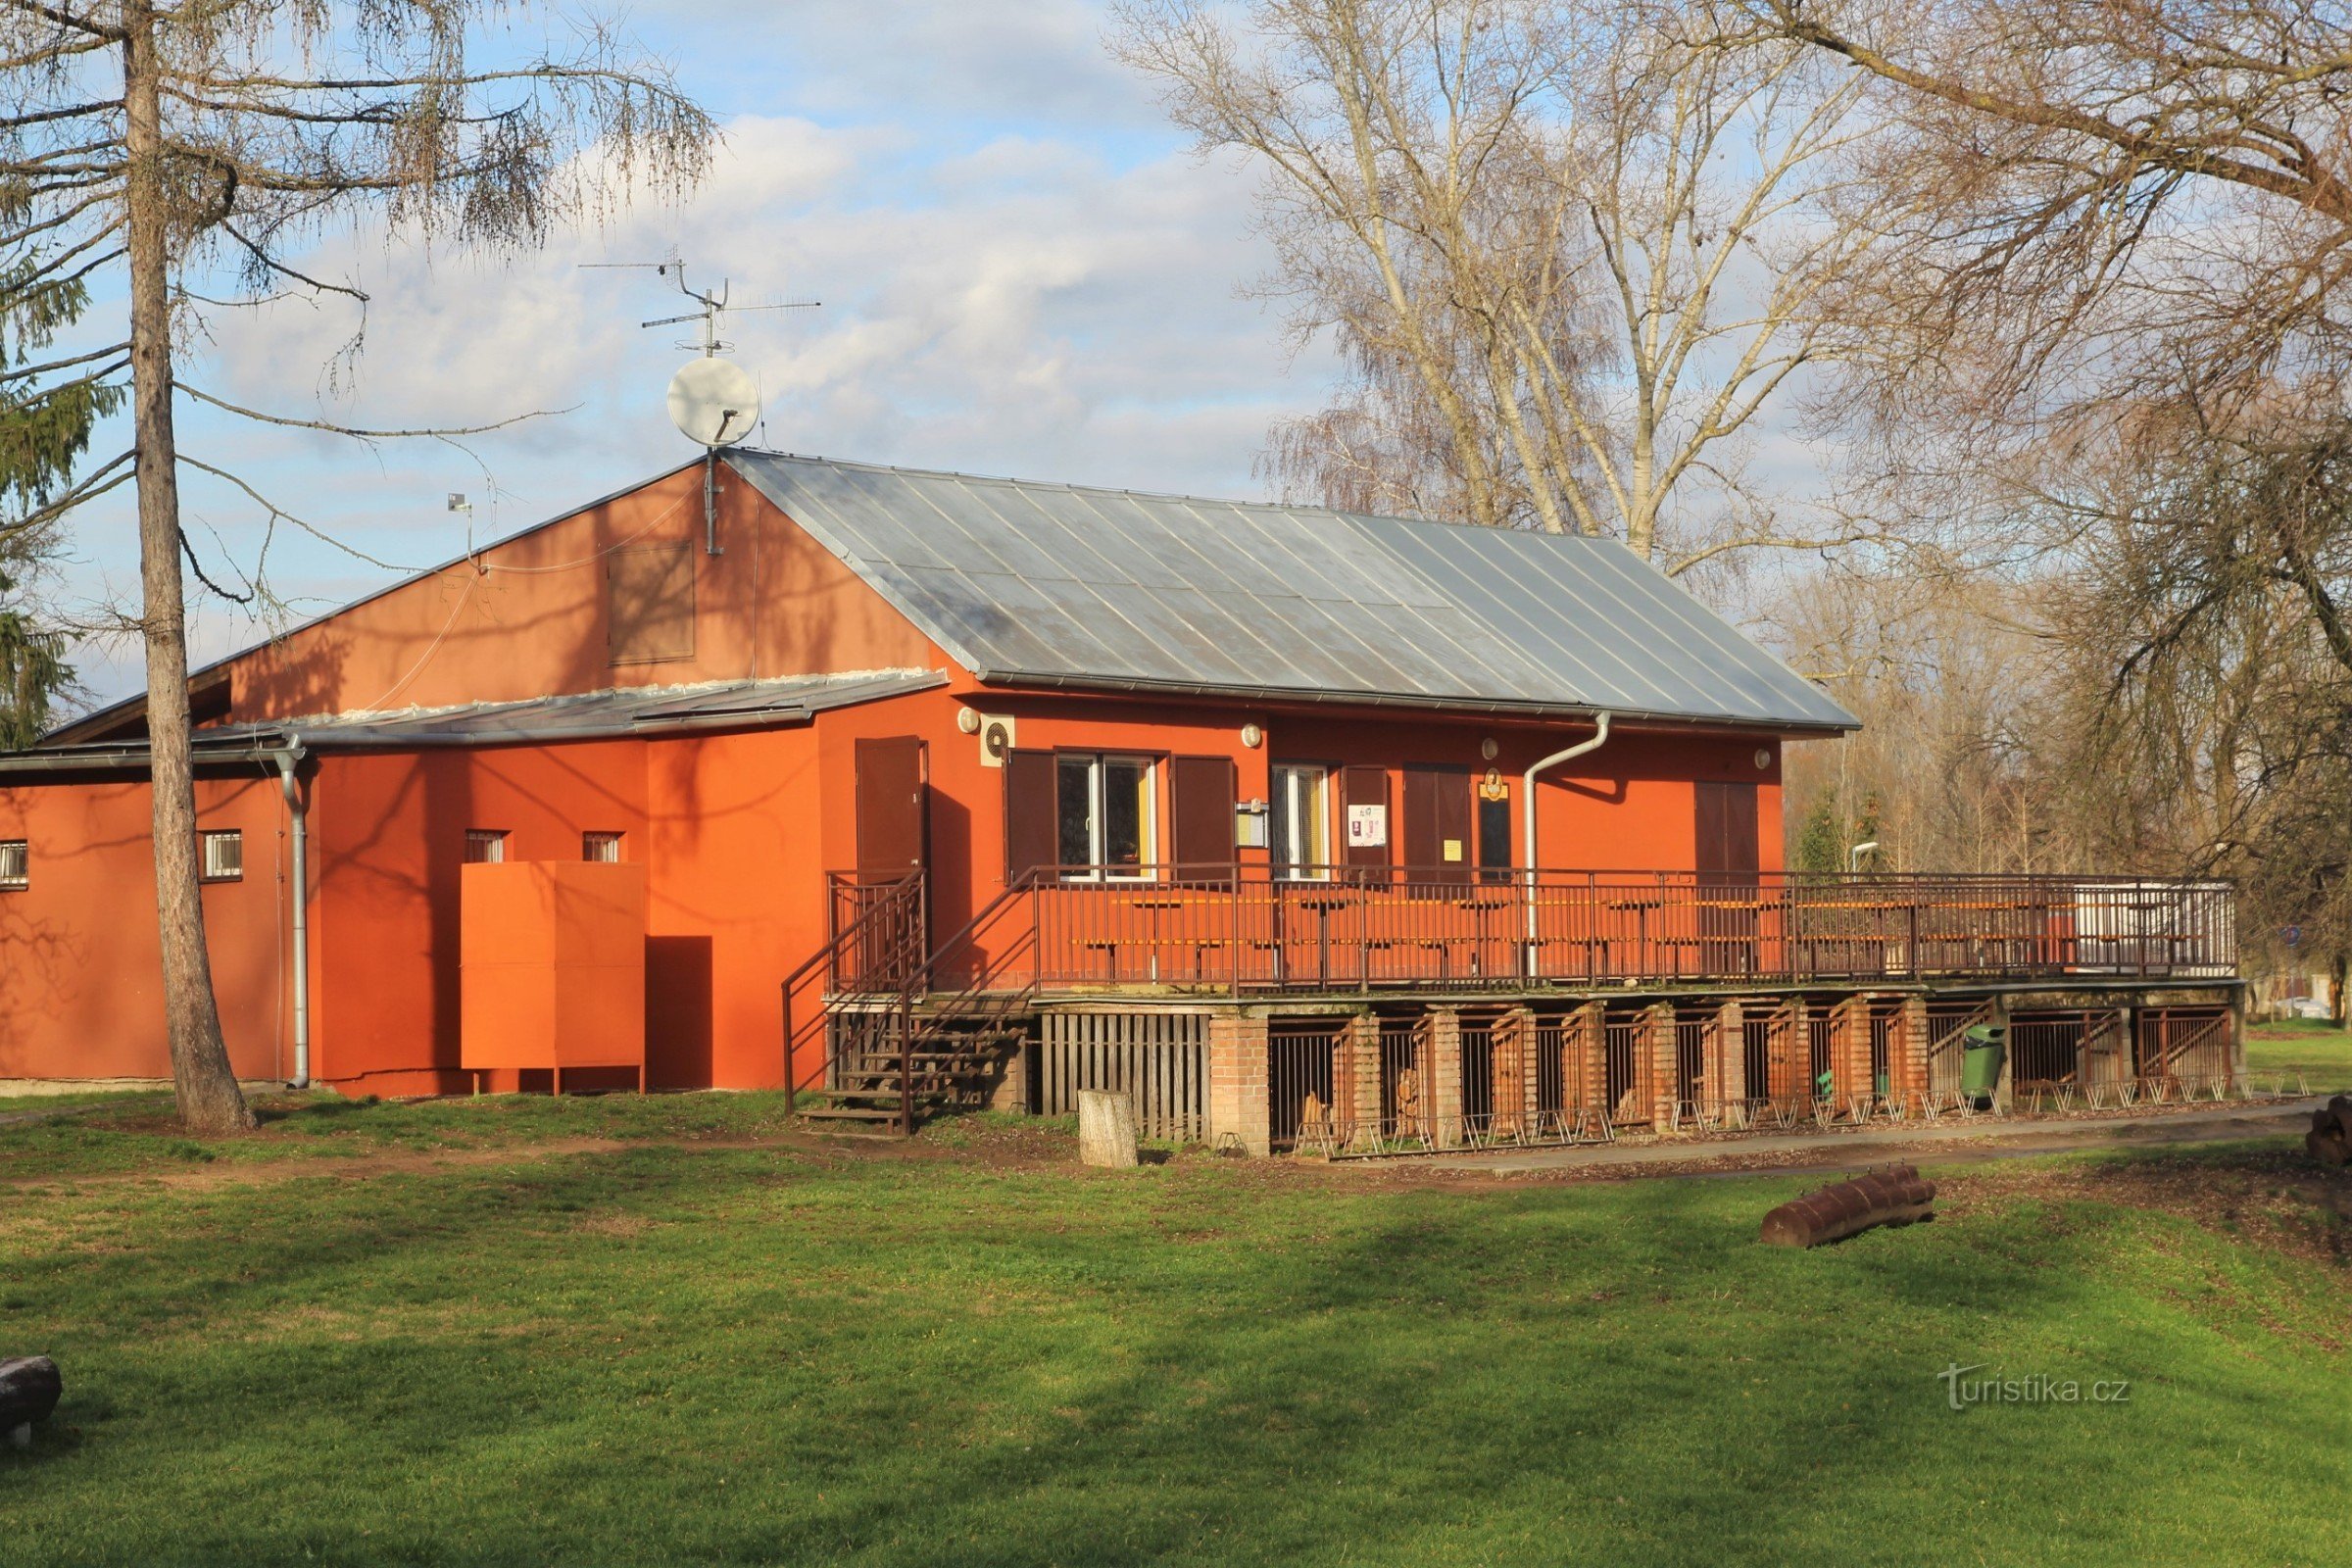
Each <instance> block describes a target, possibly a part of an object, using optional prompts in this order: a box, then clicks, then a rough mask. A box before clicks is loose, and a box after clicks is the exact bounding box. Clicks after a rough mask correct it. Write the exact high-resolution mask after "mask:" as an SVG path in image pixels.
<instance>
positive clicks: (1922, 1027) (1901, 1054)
mask: <svg viewBox="0 0 2352 1568" xmlns="http://www.w3.org/2000/svg"><path fill="white" fill-rule="evenodd" d="M1930 1044H1931V1041H1930V1039H1929V1036H1928V999H1927V998H1925V997H1905V998H1904V999H1903V1021H1902V1026H1901V1027H1900V1028H1898V1029H1897V1030H1895V1033H1894V1049H1893V1050H1892V1051H1889V1052H1888V1053H1887V1088H1888V1089H1889V1090H1891V1091H1893V1092H1894V1093H1895V1094H1897V1095H1901V1096H1902V1097H1904V1102H1905V1103H1906V1104H1914V1103H1916V1101H1914V1100H1913V1098H1912V1097H1914V1096H1917V1095H1922V1094H1925V1093H1927V1089H1928V1047H1929V1045H1930Z"/></svg>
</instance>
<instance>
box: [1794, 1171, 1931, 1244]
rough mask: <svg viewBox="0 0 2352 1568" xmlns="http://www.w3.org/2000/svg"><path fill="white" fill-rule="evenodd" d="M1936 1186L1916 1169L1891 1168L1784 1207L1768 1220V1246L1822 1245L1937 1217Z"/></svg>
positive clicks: (1816, 1193)
mask: <svg viewBox="0 0 2352 1568" xmlns="http://www.w3.org/2000/svg"><path fill="white" fill-rule="evenodd" d="M1935 1203H1936V1184H1935V1183H1934V1182H1932V1181H1928V1180H1926V1179H1924V1178H1923V1177H1921V1175H1920V1174H1919V1172H1918V1170H1917V1169H1915V1168H1914V1167H1912V1166H1910V1165H1888V1166H1887V1167H1885V1168H1884V1169H1881V1170H1874V1171H1871V1172H1869V1173H1868V1174H1866V1175H1862V1176H1857V1177H1855V1178H1854V1179H1853V1180H1851V1181H1843V1182H1833V1183H1831V1184H1830V1185H1829V1186H1827V1187H1824V1188H1822V1189H1821V1190H1820V1191H1819V1192H1814V1193H1807V1194H1806V1195H1805V1196H1804V1197H1802V1198H1799V1199H1796V1200H1793V1201H1789V1202H1786V1203H1783V1204H1782V1205H1781V1206H1780V1207H1778V1208H1776V1209H1774V1210H1773V1211H1772V1212H1771V1213H1769V1214H1767V1215H1765V1216H1764V1229H1763V1233H1762V1235H1761V1237H1760V1238H1759V1239H1760V1240H1761V1241H1762V1242H1763V1243H1764V1245H1765V1246H1767V1247H1819V1246H1821V1245H1822V1244H1823V1243H1825V1242H1838V1241H1843V1240H1844V1239H1845V1238H1846V1237H1848V1236H1852V1235H1855V1234H1857V1233H1859V1232H1862V1231H1866V1230H1869V1229H1871V1228H1872V1227H1873V1226H1877V1225H1908V1224H1910V1223H1911V1222H1912V1221H1914V1220H1922V1219H1933V1218H1934V1217H1935V1212H1936V1210H1935Z"/></svg>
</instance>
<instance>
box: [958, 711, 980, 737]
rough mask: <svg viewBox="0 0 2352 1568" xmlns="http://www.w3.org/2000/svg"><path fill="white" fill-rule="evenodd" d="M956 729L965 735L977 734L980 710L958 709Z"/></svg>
mask: <svg viewBox="0 0 2352 1568" xmlns="http://www.w3.org/2000/svg"><path fill="white" fill-rule="evenodd" d="M956 728H957V729H959V730H961V731H963V732H964V733H965V734H966V735H977V734H979V733H980V710H978V709H977V708H958V709H957V710H956Z"/></svg>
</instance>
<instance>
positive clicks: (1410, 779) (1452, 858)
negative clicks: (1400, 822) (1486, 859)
mask: <svg viewBox="0 0 2352 1568" xmlns="http://www.w3.org/2000/svg"><path fill="white" fill-rule="evenodd" d="M1470 857H1471V845H1470V772H1469V769H1467V768H1461V767H1435V766H1414V767H1407V768H1406V769H1405V770H1404V863H1405V866H1406V874H1407V875H1409V876H1411V877H1412V878H1413V879H1414V880H1415V881H1417V882H1467V881H1469V880H1470Z"/></svg>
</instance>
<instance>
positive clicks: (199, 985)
mask: <svg viewBox="0 0 2352 1568" xmlns="http://www.w3.org/2000/svg"><path fill="white" fill-rule="evenodd" d="M155 28H156V21H155V11H154V8H153V6H152V4H151V3H149V0H127V3H126V4H125V5H124V6H123V29H124V38H123V131H124V134H123V150H124V152H125V153H126V154H127V158H128V176H129V179H128V191H127V198H128V199H127V202H126V204H125V205H126V208H127V212H126V215H125V216H126V220H127V226H128V230H129V233H128V248H129V252H130V256H129V261H130V376H131V403H132V410H133V418H134V422H135V427H136V430H137V441H138V458H137V474H138V493H139V588H140V592H141V595H142V599H143V603H142V606H141V611H140V621H139V626H140V633H141V637H142V640H143V641H144V642H145V644H146V652H147V744H148V749H149V755H150V757H151V759H152V775H151V776H152V778H153V781H154V785H153V793H154V797H155V908H156V918H157V921H158V926H159V930H158V935H159V937H160V939H161V941H160V947H161V949H162V953H163V967H164V1017H165V1026H166V1028H167V1029H168V1030H169V1032H170V1038H171V1044H172V1084H173V1086H174V1087H175V1088H176V1089H177V1091H178V1094H179V1118H180V1121H181V1122H182V1123H183V1124H184V1125H185V1126H186V1127H187V1128H188V1130H189V1131H191V1132H198V1133H215V1134H218V1133H236V1132H244V1131H247V1130H249V1129H250V1128H251V1127H252V1126H253V1125H254V1119H253V1111H252V1109H251V1108H250V1107H249V1106H248V1105H247V1104H246V1103H245V1097H244V1095H243V1094H242V1093H241V1092H239V1090H238V1088H237V1076H236V1073H235V1071H234V1070H233V1069H231V1068H230V1066H229V1063H228V1048H227V1046H226V1044H224V1043H223V1042H222V1040H221V1011H220V1007H219V1005H218V1004H217V1003H216V1002H215V1001H214V999H213V966H212V959H211V957H210V956H208V955H207V953H206V951H205V942H204V905H203V901H202V898H201V896H200V891H199V885H198V879H197V864H196V777H195V768H194V765H193V763H192V761H191V759H190V756H189V745H190V737H189V722H188V638H187V606H186V603H185V601H184V600H183V598H182V595H181V582H180V574H179V552H180V536H179V476H178V472H177V466H178V449H177V447H176V445H175V444H174V442H173V441H172V316H171V294H170V289H171V280H170V275H169V264H168V261H167V258H166V249H167V247H168V245H169V243H170V236H169V234H168V232H167V226H168V221H169V213H168V211H167V207H166V204H167V200H168V197H167V192H166V188H165V185H164V181H163V168H162V117H161V113H160V110H159V108H158V97H159V95H158V90H157V78H158V61H157V56H156V43H155Z"/></svg>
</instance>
